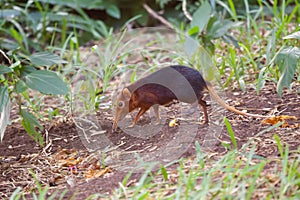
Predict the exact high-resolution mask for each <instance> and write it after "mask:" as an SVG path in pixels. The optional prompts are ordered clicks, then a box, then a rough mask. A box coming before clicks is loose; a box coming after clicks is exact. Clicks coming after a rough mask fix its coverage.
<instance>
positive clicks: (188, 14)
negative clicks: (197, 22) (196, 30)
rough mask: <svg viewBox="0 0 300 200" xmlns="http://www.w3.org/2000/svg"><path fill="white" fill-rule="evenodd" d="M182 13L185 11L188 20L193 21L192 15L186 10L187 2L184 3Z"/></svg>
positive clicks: (184, 0)
mask: <svg viewBox="0 0 300 200" xmlns="http://www.w3.org/2000/svg"><path fill="white" fill-rule="evenodd" d="M182 11H183V13H184V15H185V16H186V18H188V19H189V20H190V21H192V20H193V17H192V16H191V15H190V13H189V12H188V11H187V9H186V0H183V1H182Z"/></svg>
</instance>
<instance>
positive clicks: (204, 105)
mask: <svg viewBox="0 0 300 200" xmlns="http://www.w3.org/2000/svg"><path fill="white" fill-rule="evenodd" d="M198 103H199V104H200V105H201V107H202V109H203V115H204V121H203V124H207V123H208V121H209V120H208V114H207V107H206V101H204V100H202V99H199V100H198Z"/></svg>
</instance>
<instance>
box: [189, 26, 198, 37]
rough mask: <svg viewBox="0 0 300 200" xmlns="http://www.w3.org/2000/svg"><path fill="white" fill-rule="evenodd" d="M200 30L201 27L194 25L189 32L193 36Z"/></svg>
mask: <svg viewBox="0 0 300 200" xmlns="http://www.w3.org/2000/svg"><path fill="white" fill-rule="evenodd" d="M198 32H199V27H198V26H194V27H192V28H190V29H189V30H188V34H189V35H190V36H192V35H194V34H197V33H198Z"/></svg>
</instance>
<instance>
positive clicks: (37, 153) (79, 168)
mask: <svg viewBox="0 0 300 200" xmlns="http://www.w3.org/2000/svg"><path fill="white" fill-rule="evenodd" d="M275 88H276V85H274V84H268V85H266V87H265V88H264V89H263V90H262V91H261V94H260V95H257V94H256V91H255V90H253V89H251V88H248V89H247V92H246V93H242V92H241V91H239V90H234V91H232V90H228V91H226V95H227V100H228V103H229V104H230V105H233V106H235V107H236V108H239V109H243V108H245V107H248V108H249V107H251V108H254V110H249V112H251V113H258V114H266V113H267V112H266V111H264V110H269V111H275V114H277V115H289V116H296V117H297V118H298V120H296V121H290V122H289V123H290V124H289V125H291V126H287V127H285V128H283V127H279V128H277V129H275V130H272V131H269V132H265V133H262V134H259V135H257V134H258V133H259V132H260V131H262V130H264V129H266V128H267V127H269V126H270V125H262V124H261V120H258V119H252V118H249V117H242V116H238V115H236V114H233V113H230V112H226V117H227V118H228V119H229V120H230V122H231V124H232V128H233V131H234V133H235V136H236V139H237V143H238V146H239V147H241V146H242V145H243V144H245V143H247V141H249V139H253V143H255V144H256V145H257V146H256V152H255V153H256V154H257V155H259V156H262V157H265V158H269V157H276V156H279V152H278V149H277V145H276V143H275V142H274V139H273V135H274V134H275V133H276V134H278V136H279V137H280V139H281V141H282V143H283V144H288V145H289V147H290V150H291V152H293V151H296V150H297V149H298V147H299V144H300V130H299V127H298V128H293V127H292V125H296V124H299V123H300V96H299V84H298V85H295V86H294V89H293V91H291V92H288V91H285V92H284V94H283V96H282V98H279V97H278V95H277V93H276V90H275ZM297 89H298V93H297V91H296V90H297ZM103 95H107V94H103ZM178 106H180V104H175V105H172V106H171V107H169V108H168V109H169V112H171V113H176V109H177V108H178ZM263 108H264V109H263ZM209 113H211V110H210V108H209ZM198 114H199V115H200V116H201V115H202V114H201V113H198ZM12 115H14V111H12ZM170 116H171V114H170ZM112 117H113V114H112V111H111V110H107V109H105V110H101V109H100V110H99V111H98V118H99V121H100V123H101V127H102V128H103V129H104V130H105V131H106V132H105V134H106V136H107V137H108V138H109V139H110V141H111V142H112V143H114V144H115V145H119V147H120V149H121V150H122V152H126V151H135V152H139V151H143V152H146V153H147V151H149V152H151V151H153V150H154V149H160V148H164V147H165V145H166V144H167V143H168V141H169V140H170V138H172V137H174V134H175V133H176V130H177V129H178V128H179V127H180V125H179V126H176V127H169V121H170V120H171V119H172V118H171V117H170V118H169V119H167V120H166V122H165V124H164V125H163V128H162V129H161V130H160V132H159V134H156V135H154V136H151V137H147V138H144V139H142V138H136V137H133V136H130V135H128V134H126V133H124V132H123V131H122V130H120V129H119V130H118V131H117V132H114V133H112V132H111V126H112V120H111V119H112ZM147 123H148V121H147V118H144V119H142V120H141V122H140V125H144V124H147ZM179 123H180V120H179ZM208 128H209V126H203V125H198V129H197V134H196V135H195V137H193V141H192V142H191V145H190V146H189V147H188V148H187V150H186V151H185V152H184V153H183V154H182V155H181V157H190V156H194V155H195V148H194V145H193V144H194V143H195V141H198V142H199V143H200V145H201V144H203V141H204V135H203V133H204V132H205V131H207V129H208ZM44 136H45V138H48V140H47V141H48V142H47V143H46V145H45V147H44V148H41V147H39V146H37V145H36V143H35V142H34V141H33V140H32V139H31V138H30V137H29V136H28V135H27V133H26V132H25V131H24V130H23V129H22V127H21V126H20V124H19V123H18V122H17V123H14V124H12V125H10V126H9V127H8V128H7V131H6V133H5V137H4V140H3V142H2V143H1V144H0V152H1V157H0V173H1V177H0V195H1V198H2V199H7V198H8V197H9V196H10V195H11V193H12V192H13V191H14V190H15V189H16V188H17V187H22V188H23V191H25V192H29V191H32V190H34V189H35V187H36V184H35V183H34V179H33V178H32V176H31V175H30V173H29V170H31V171H32V172H33V173H34V174H35V175H36V178H37V179H38V180H39V182H40V183H41V184H42V185H47V186H49V187H50V190H49V191H50V192H53V191H55V190H58V191H63V189H65V188H67V189H68V192H67V194H66V197H71V196H72V195H73V194H75V195H76V196H75V199H84V198H85V197H87V196H89V195H91V194H94V193H101V194H103V195H109V194H111V193H112V191H113V190H114V189H115V188H117V187H119V182H122V180H123V179H124V177H125V176H126V174H127V172H126V171H123V170H120V168H118V167H114V166H110V165H109V164H107V165H105V166H104V165H103V163H102V162H101V154H99V153H97V152H93V153H91V152H88V151H87V150H86V148H85V146H84V145H83V144H82V141H81V139H80V137H79V136H78V132H77V130H76V126H75V124H74V122H73V121H72V119H71V118H70V117H66V118H65V119H64V120H62V119H61V120H58V121H56V122H55V123H54V124H53V125H52V126H51V128H49V129H48V130H47V132H45V133H44ZM217 140H218V142H217V143H216V144H215V145H214V146H213V148H211V149H210V151H213V152H215V153H220V154H222V153H224V152H226V151H227V149H226V148H225V147H224V146H223V145H222V142H228V143H229V144H230V141H231V140H230V137H229V135H228V132H227V130H226V128H223V129H222V132H221V134H220V135H219V136H218V138H217ZM121 141H122V142H123V143H122V145H120V143H121ZM145 146H147V148H145ZM99 160H100V161H99ZM171 167H172V166H171ZM139 177H140V174H139V173H134V174H133V175H132V176H131V177H130V181H129V185H127V186H130V185H132V184H134V183H135V182H137V181H138V179H139Z"/></svg>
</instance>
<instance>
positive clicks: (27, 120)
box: [20, 109, 44, 146]
mask: <svg viewBox="0 0 300 200" xmlns="http://www.w3.org/2000/svg"><path fill="white" fill-rule="evenodd" d="M20 112H21V113H20V114H21V116H22V118H23V120H22V125H23V127H24V129H25V130H26V131H27V133H28V134H29V136H30V137H31V138H33V139H34V141H36V142H38V143H39V144H40V145H41V146H43V145H44V138H43V136H42V135H41V134H40V133H39V132H37V130H36V127H37V128H39V129H40V130H41V131H42V130H43V126H42V125H41V124H40V122H39V120H38V119H37V118H36V117H35V116H34V115H33V114H32V113H29V112H27V111H25V110H22V109H21V110H20Z"/></svg>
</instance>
